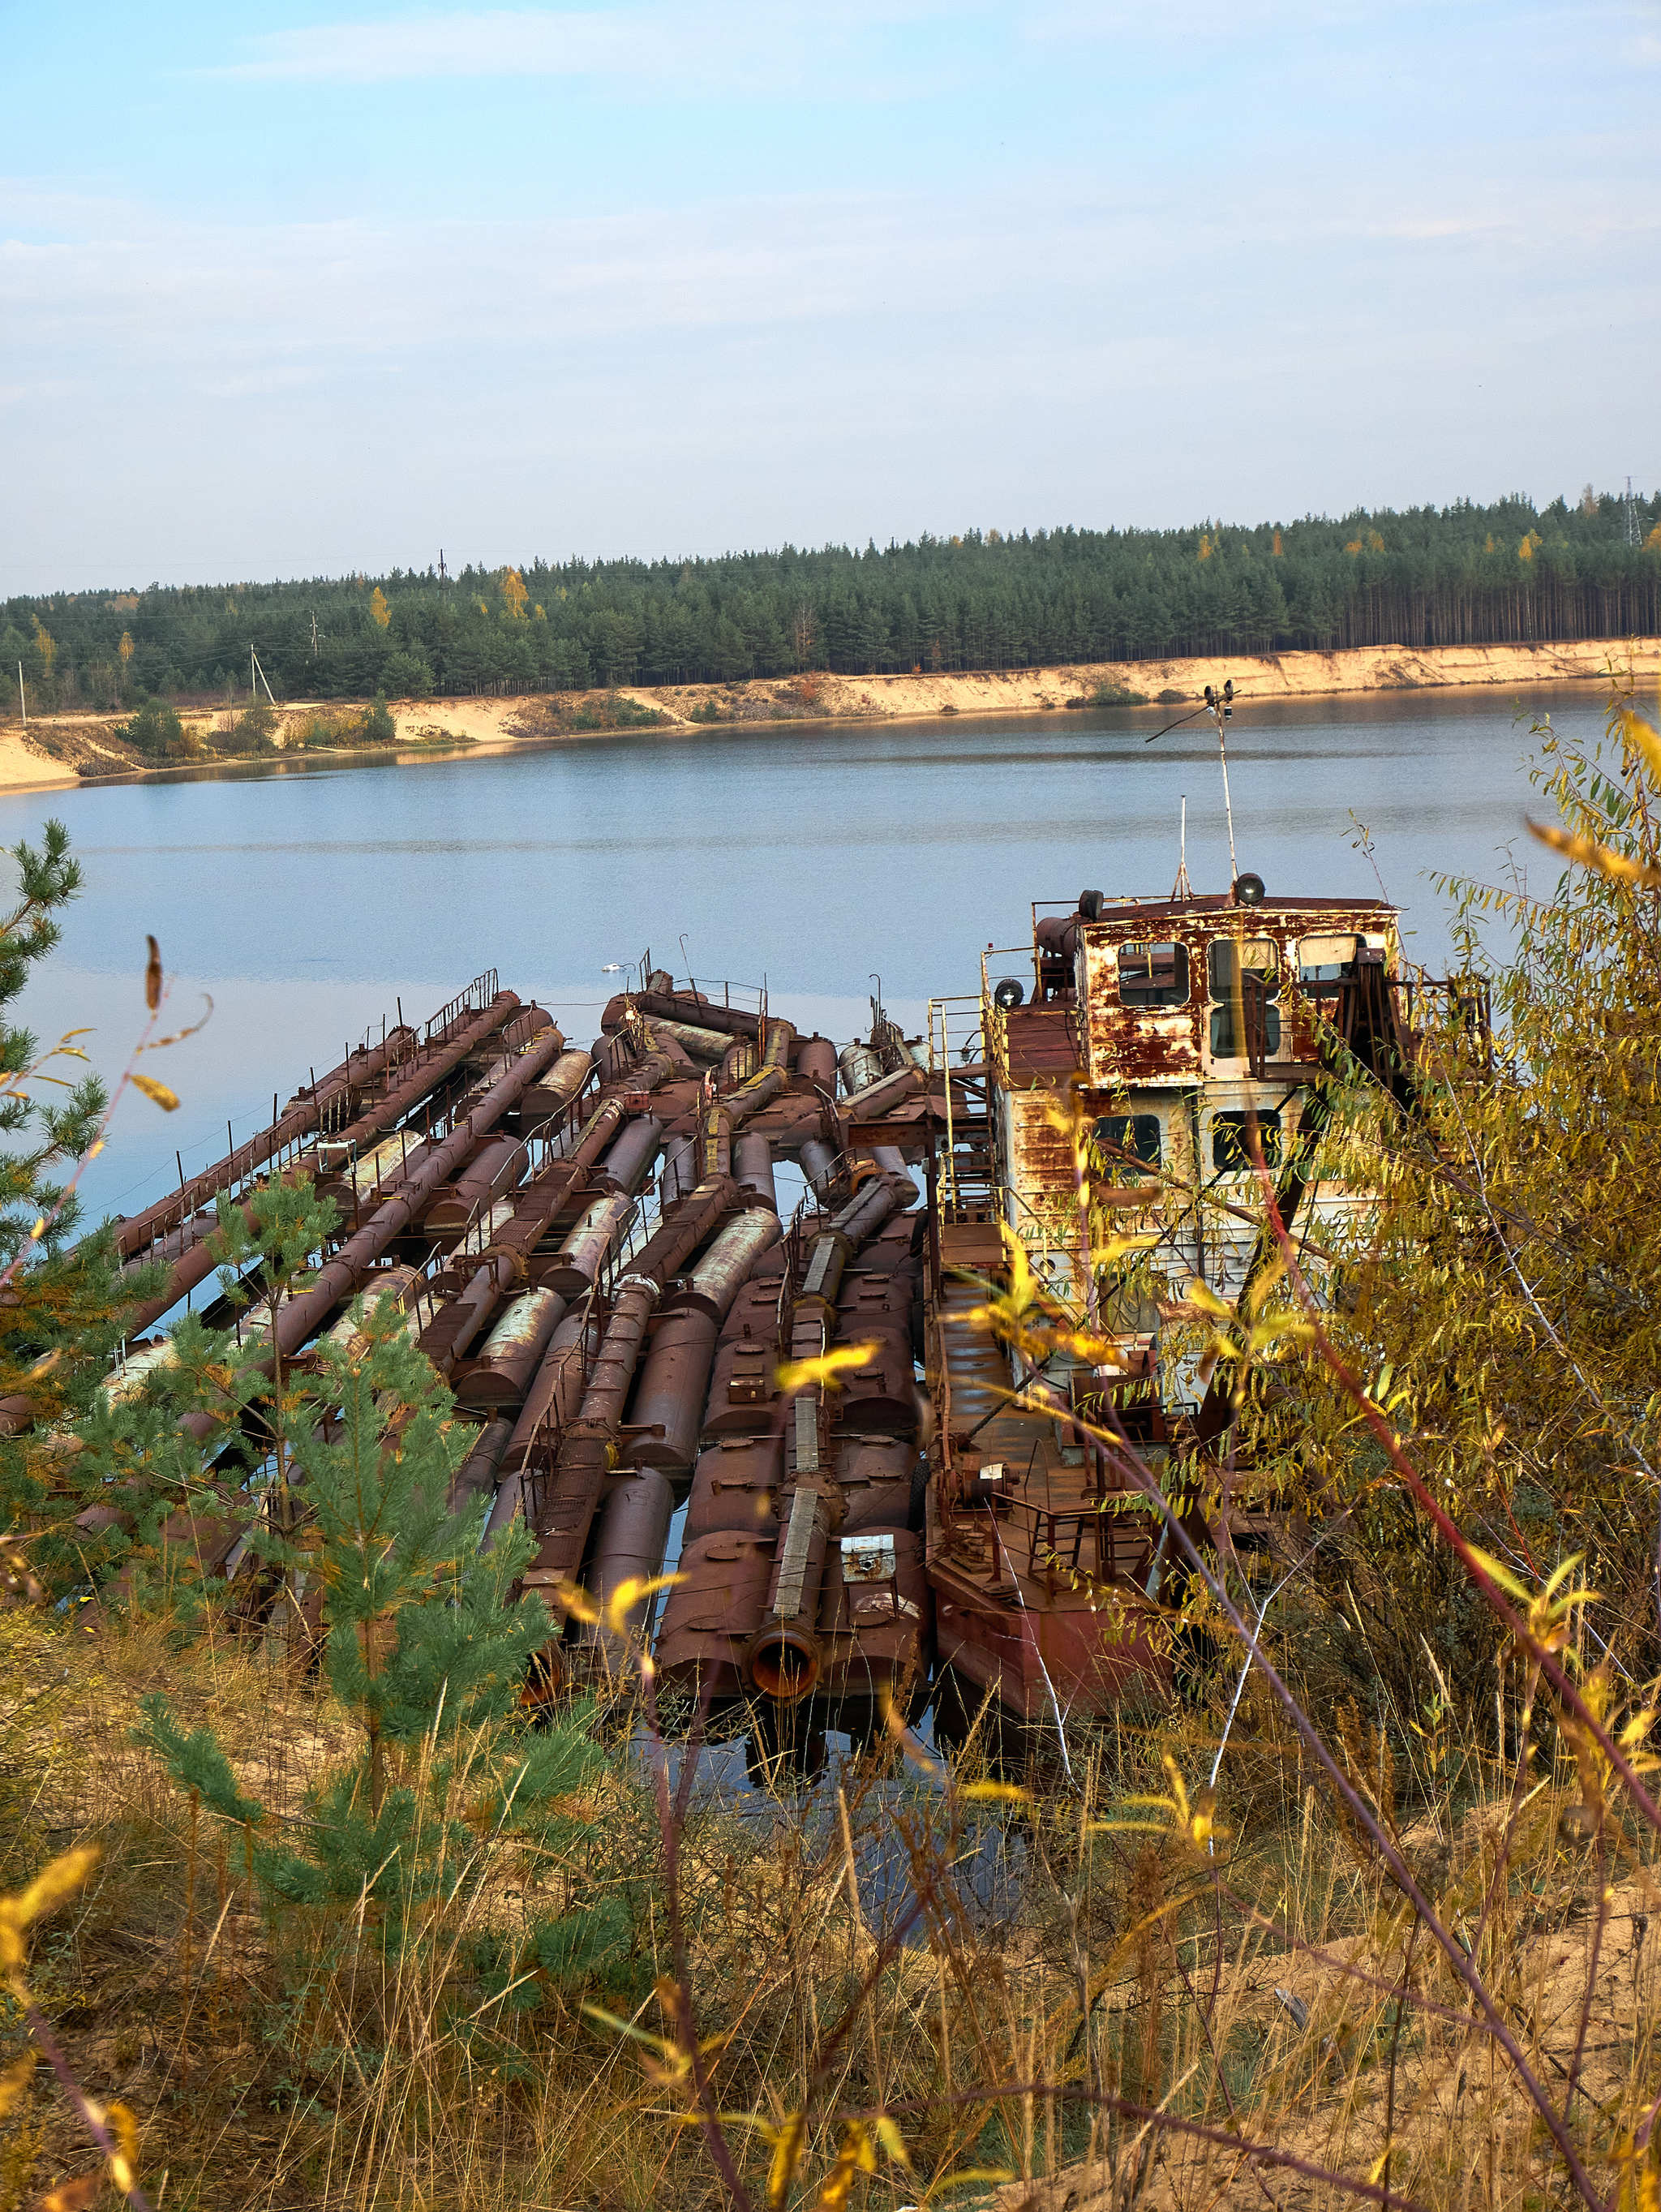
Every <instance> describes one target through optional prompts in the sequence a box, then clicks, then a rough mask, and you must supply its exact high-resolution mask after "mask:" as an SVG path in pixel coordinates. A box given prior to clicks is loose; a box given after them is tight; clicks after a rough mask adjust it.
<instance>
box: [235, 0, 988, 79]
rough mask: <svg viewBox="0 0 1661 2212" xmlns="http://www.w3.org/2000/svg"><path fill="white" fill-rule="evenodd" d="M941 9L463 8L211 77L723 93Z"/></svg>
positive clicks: (242, 64)
mask: <svg viewBox="0 0 1661 2212" xmlns="http://www.w3.org/2000/svg"><path fill="white" fill-rule="evenodd" d="M945 12H946V9H945V0H839V5H838V6H837V8H836V9H834V10H832V11H830V12H828V13H827V11H825V10H823V9H819V8H816V7H812V6H809V5H807V4H805V0H777V4H774V5H765V4H759V0H715V3H714V4H711V0H700V4H698V5H688V4H682V5H678V6H666V5H663V4H651V0H648V4H646V5H636V6H622V7H617V8H586V9H585V8H572V9H542V8H539V9H506V8H494V9H453V10H450V11H448V12H446V13H443V14H434V15H421V16H415V17H411V18H406V19H403V20H398V21H383V22H370V23H350V22H343V23H323V24H315V25H312V26H311V27H308V28H306V29H304V30H284V31H271V32H267V33H263V34H262V35H260V36H259V37H258V38H256V39H254V40H251V41H250V42H249V46H250V51H249V52H247V53H246V55H245V56H244V58H241V59H240V60H237V61H233V62H227V63H224V64H220V65H218V66H217V67H215V69H213V70H210V71H209V72H207V73H208V74H210V75H213V76H232V77H239V78H244V79H288V80H291V81H297V82H330V83H341V84H376V83H387V82H396V81H398V80H401V79H411V78H461V77H503V76H537V77H571V78H579V77H606V78H621V79H623V80H625V81H627V82H630V83H633V84H637V85H638V84H641V83H651V84H664V83H668V84H672V85H680V86H686V85H689V84H694V83H696V84H706V83H711V82H714V83H718V85H719V86H720V88H722V90H723V91H724V92H725V93H726V94H734V93H742V92H744V91H747V90H750V89H753V88H755V87H757V86H758V85H760V84H761V83H763V82H779V81H782V80H789V81H796V82H799V81H801V80H802V79H803V77H804V76H808V75H809V73H810V71H811V70H812V67H813V65H814V64H815V60H816V59H817V58H820V57H822V56H823V55H824V54H826V53H827V52H834V51H839V50H842V49H846V47H847V46H849V45H850V44H851V43H852V41H854V40H857V39H858V37H859V36H860V35H861V34H864V33H871V32H874V31H879V30H881V29H882V28H884V27H891V26H894V25H898V24H901V23H905V22H908V21H917V20H920V19H924V18H927V17H940V16H942V15H943V14H944V13H945Z"/></svg>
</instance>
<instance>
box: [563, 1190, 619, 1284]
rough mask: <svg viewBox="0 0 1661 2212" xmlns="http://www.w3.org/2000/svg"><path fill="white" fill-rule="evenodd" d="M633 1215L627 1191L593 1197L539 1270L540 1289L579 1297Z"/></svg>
mask: <svg viewBox="0 0 1661 2212" xmlns="http://www.w3.org/2000/svg"><path fill="white" fill-rule="evenodd" d="M634 1214H635V1202H634V1200H633V1199H632V1198H630V1197H629V1196H628V1195H627V1193H619V1194H617V1195H616V1196H615V1197H611V1198H597V1199H595V1200H593V1202H592V1203H591V1205H590V1206H589V1207H588V1208H587V1210H586V1211H585V1213H584V1214H583V1216H582V1218H581V1219H580V1220H579V1222H578V1223H577V1225H576V1226H575V1227H574V1228H573V1230H572V1231H570V1233H569V1234H568V1235H567V1237H566V1239H565V1242H564V1243H562V1244H561V1247H560V1249H559V1251H558V1252H557V1254H556V1255H555V1257H554V1258H553V1260H551V1261H549V1263H548V1264H547V1265H546V1266H544V1267H543V1268H542V1269H541V1270H540V1273H541V1276H542V1286H543V1289H544V1290H549V1291H559V1292H560V1294H561V1297H566V1298H579V1297H581V1296H582V1294H583V1292H584V1291H587V1290H590V1289H591V1288H592V1287H593V1285H594V1284H595V1283H596V1282H597V1280H598V1279H599V1273H600V1270H601V1268H602V1267H603V1266H604V1265H605V1263H606V1261H607V1260H608V1259H609V1256H610V1255H611V1252H612V1249H613V1248H614V1247H615V1244H616V1243H617V1242H618V1240H619V1239H620V1238H621V1237H622V1235H623V1233H624V1231H626V1230H627V1227H628V1225H629V1224H630V1222H631V1221H633V1218H634Z"/></svg>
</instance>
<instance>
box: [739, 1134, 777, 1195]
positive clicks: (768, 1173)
mask: <svg viewBox="0 0 1661 2212" xmlns="http://www.w3.org/2000/svg"><path fill="white" fill-rule="evenodd" d="M732 1172H733V1173H734V1175H736V1176H737V1178H738V1180H739V1182H741V1183H743V1185H744V1186H745V1188H747V1189H749V1190H753V1191H754V1192H755V1194H756V1195H757V1196H758V1197H759V1198H762V1199H765V1200H766V1201H767V1204H768V1205H769V1206H771V1207H772V1208H773V1212H775V1213H777V1212H778V1211H779V1189H778V1186H777V1184H776V1183H775V1182H773V1146H772V1145H771V1144H770V1143H769V1141H768V1140H767V1138H766V1137H764V1136H762V1135H761V1133H759V1132H758V1131H755V1130H747V1131H745V1132H744V1133H743V1135H741V1136H740V1137H739V1139H738V1140H737V1143H736V1144H735V1145H734V1146H733V1148H732Z"/></svg>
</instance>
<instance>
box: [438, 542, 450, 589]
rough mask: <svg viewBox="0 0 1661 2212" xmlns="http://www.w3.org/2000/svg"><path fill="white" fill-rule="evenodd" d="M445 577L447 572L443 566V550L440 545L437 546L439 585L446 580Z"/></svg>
mask: <svg viewBox="0 0 1661 2212" xmlns="http://www.w3.org/2000/svg"><path fill="white" fill-rule="evenodd" d="M447 575H448V571H447V570H446V568H445V565H444V548H443V546H442V545H440V546H439V583H441V584H442V583H444V582H445V581H446V578H447Z"/></svg>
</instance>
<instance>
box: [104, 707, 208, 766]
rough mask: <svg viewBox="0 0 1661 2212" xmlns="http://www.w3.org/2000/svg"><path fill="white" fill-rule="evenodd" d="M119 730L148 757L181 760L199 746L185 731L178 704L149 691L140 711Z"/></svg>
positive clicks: (117, 734)
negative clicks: (195, 746) (195, 745)
mask: <svg viewBox="0 0 1661 2212" xmlns="http://www.w3.org/2000/svg"><path fill="white" fill-rule="evenodd" d="M115 734H116V736H117V737H118V738H125V739H126V741H127V743H128V744H130V745H135V746H136V747H137V749H138V750H139V751H140V752H141V753H142V754H143V755H144V757H145V758H146V759H147V760H178V759H179V758H181V757H183V756H184V755H185V754H187V753H189V752H191V751H192V750H195V748H194V746H193V745H192V744H191V740H190V739H189V738H187V737H186V736H185V725H184V724H183V722H181V721H180V720H179V711H178V709H177V708H174V707H170V706H169V705H168V703H167V701H166V700H165V699H157V698H154V697H152V696H149V695H146V696H143V697H142V698H141V699H140V701H139V702H138V711H137V713H136V714H134V716H133V718H132V720H130V721H129V722H124V723H122V725H121V726H120V727H119V728H118V730H117V731H116V733H115Z"/></svg>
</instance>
